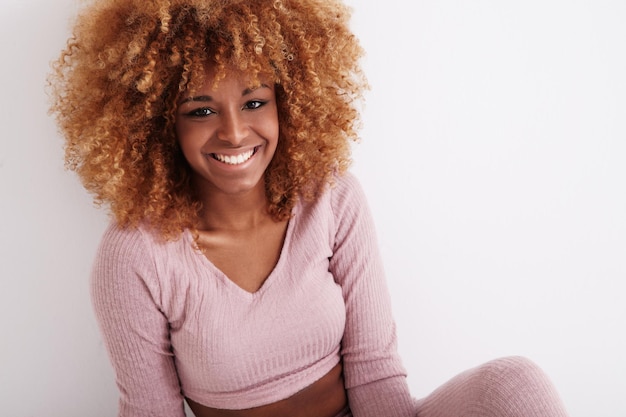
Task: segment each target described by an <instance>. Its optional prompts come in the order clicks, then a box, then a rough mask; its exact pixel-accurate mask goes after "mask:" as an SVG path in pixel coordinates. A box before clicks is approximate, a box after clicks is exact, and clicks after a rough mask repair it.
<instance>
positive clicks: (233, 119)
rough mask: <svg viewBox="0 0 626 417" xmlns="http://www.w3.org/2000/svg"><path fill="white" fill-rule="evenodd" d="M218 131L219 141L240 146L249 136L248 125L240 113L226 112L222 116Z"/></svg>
mask: <svg viewBox="0 0 626 417" xmlns="http://www.w3.org/2000/svg"><path fill="white" fill-rule="evenodd" d="M221 116H222V117H221V123H220V126H219V129H218V130H217V137H218V139H220V140H222V141H224V142H229V143H231V144H233V145H239V144H241V142H242V141H243V140H244V139H245V138H246V137H247V136H248V125H247V123H246V121H245V120H244V118H243V117H242V114H241V113H240V112H239V111H236V110H234V111H226V112H224V113H222V115H221Z"/></svg>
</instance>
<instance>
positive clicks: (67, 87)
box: [51, 0, 566, 417]
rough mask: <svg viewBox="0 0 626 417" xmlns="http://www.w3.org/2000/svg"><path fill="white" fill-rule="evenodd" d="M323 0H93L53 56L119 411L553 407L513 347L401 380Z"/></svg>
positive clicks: (506, 416) (350, 105)
mask: <svg viewBox="0 0 626 417" xmlns="http://www.w3.org/2000/svg"><path fill="white" fill-rule="evenodd" d="M348 19H349V10H348V9H347V8H346V7H345V6H344V5H343V4H341V3H340V2H335V1H329V0H274V1H267V0H251V1H242V0H225V1H224V0H220V1H217V0H216V1H214V2H212V1H207V0H155V1H152V2H147V3H146V2H145V1H143V0H141V1H139V0H104V1H98V2H96V3H94V4H93V5H91V6H88V7H87V8H86V9H85V10H84V11H83V13H82V14H81V15H80V17H79V18H78V21H77V24H76V27H75V33H74V36H73V38H72V39H71V40H70V41H69V43H68V46H67V49H66V50H65V51H64V52H63V53H62V56H61V58H60V59H59V61H58V63H57V65H56V68H55V73H54V74H53V75H52V77H51V82H52V83H53V85H54V86H55V88H56V103H55V105H54V106H53V112H55V114H56V116H57V119H58V122H59V125H60V126H61V129H62V131H63V133H64V134H65V136H66V140H67V147H66V150H67V153H66V161H67V163H68V164H69V166H70V167H71V168H73V169H75V170H76V171H77V173H78V174H79V176H80V177H81V179H82V180H83V183H84V185H85V187H86V188H87V189H88V190H90V191H91V192H93V193H94V194H95V196H96V199H97V200H98V201H100V202H103V203H108V204H109V205H110V207H111V211H112V215H113V216H112V217H113V218H112V221H111V224H110V226H109V228H108V229H107V231H106V232H105V234H104V236H103V238H102V243H101V245H100V249H99V250H98V253H97V256H96V259H95V263H94V267H93V275H92V296H93V304H94V308H95V312H96V316H97V318H98V320H99V323H100V326H101V330H102V335H103V337H104V340H105V344H106V346H107V349H108V351H109V354H110V358H111V361H112V364H113V367H114V368H115V371H116V375H117V384H118V386H119V388H120V406H119V409H120V411H119V414H120V416H163V417H166V416H167V417H174V416H175V417H180V416H183V415H184V407H183V404H184V402H185V401H186V402H187V404H189V406H190V407H191V409H192V410H193V413H194V414H195V415H196V416H198V417H224V416H239V417H257V416H273V417H305V416H311V415H314V416H318V417H340V416H341V417H349V416H354V417H380V416H386V417H393V416H398V417H408V416H416V415H419V416H426V417H429V416H431V417H436V416H449V415H477V416H478V415H479V416H495V415H498V416H500V417H549V416H555V417H563V416H565V415H566V413H565V411H564V409H563V406H562V404H561V403H560V400H559V398H558V395H557V394H556V392H555V390H554V388H553V387H552V385H551V383H550V381H549V380H548V379H547V377H546V376H545V375H544V374H543V373H542V371H541V370H540V369H538V368H537V367H536V366H535V365H534V364H533V363H532V362H530V361H528V360H526V359H523V358H506V359H501V360H496V361H493V362H490V363H488V364H486V365H483V366H481V367H479V368H476V369H473V370H470V371H467V372H465V373H463V374H461V375H459V376H458V377H457V378H455V379H453V380H451V381H450V382H449V383H447V384H446V385H444V386H443V387H441V388H440V389H439V390H437V391H436V392H435V393H433V395H431V396H429V397H427V398H425V399H423V400H420V401H414V399H413V398H412V397H411V395H410V393H409V390H408V387H407V383H406V371H405V369H404V367H403V365H402V361H401V359H400V357H399V355H398V352H397V340H396V333H395V324H394V320H393V317H392V313H391V311H392V310H391V305H390V298H389V294H388V291H387V287H386V282H385V276H384V271H383V266H382V262H381V259H380V255H379V251H378V247H377V242H376V236H375V234H374V232H373V229H374V228H373V224H372V219H371V215H370V213H369V210H368V207H367V202H366V198H365V196H364V193H363V191H362V190H361V188H360V185H359V183H358V181H357V180H356V178H355V177H354V176H352V175H351V174H349V173H347V172H346V169H347V166H348V163H349V150H350V141H351V140H353V139H355V138H356V127H357V125H358V120H359V119H358V118H359V114H358V112H357V105H358V104H359V99H360V98H361V95H362V92H363V90H364V89H365V88H366V87H367V84H366V82H365V79H364V76H363V75H362V72H361V69H360V67H359V58H360V57H361V55H362V51H361V48H360V47H359V44H358V42H357V40H356V38H355V37H354V35H353V34H352V33H351V32H350V30H349V24H348V23H349V20H348Z"/></svg>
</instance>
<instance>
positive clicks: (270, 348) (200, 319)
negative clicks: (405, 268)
mask: <svg viewBox="0 0 626 417" xmlns="http://www.w3.org/2000/svg"><path fill="white" fill-rule="evenodd" d="M293 214H294V216H293V218H292V219H291V220H290V222H289V225H288V229H287V236H286V239H285V243H284V247H283V250H282V253H281V256H280V259H279V261H278V264H277V265H276V267H275V269H274V270H273V272H272V273H271V274H270V276H269V277H268V279H267V280H266V281H265V283H264V284H263V286H262V287H261V288H260V289H259V290H258V291H257V292H256V293H249V292H246V291H245V290H243V289H241V288H240V287H238V286H237V285H235V284H234V283H233V282H232V281H230V280H229V279H228V277H226V276H225V275H224V274H223V273H222V272H221V271H219V270H218V269H217V268H216V267H215V266H214V265H213V264H211V263H210V262H209V261H208V260H207V259H206V258H205V257H204V256H203V255H202V254H201V253H200V252H199V251H197V250H196V249H194V243H193V239H192V237H191V234H190V233H189V232H185V233H184V234H183V236H181V238H180V239H179V240H177V241H174V242H167V243H163V242H160V241H159V240H158V239H156V238H155V236H153V235H152V234H151V232H150V231H149V230H147V229H145V228H139V229H137V230H124V229H120V228H119V227H117V226H116V225H115V224H112V225H111V226H110V227H109V228H108V230H107V231H106V233H105V235H104V237H103V239H102V244H101V246H100V249H99V252H98V255H97V257H96V261H95V263H94V268H93V275H92V297H93V303H94V307H95V311H96V316H97V318H98V320H99V323H100V326H101V330H102V334H103V336H104V341H105V344H106V347H107V349H108V351H109V355H110V358H111V361H112V363H113V366H114V368H115V372H116V379H117V384H118V387H119V390H120V408H119V416H120V417H147V416H150V417H183V416H184V410H183V400H184V397H185V396H187V397H189V398H191V399H192V400H194V401H196V402H198V403H201V404H205V405H207V406H211V407H219V408H230V409H243V408H249V407H255V406H259V405H263V404H268V403H271V402H274V401H278V400H281V399H284V398H287V397H289V396H291V395H293V394H294V393H296V392H298V391H299V390H301V389H303V388H305V387H306V386H308V385H310V384H311V383H313V382H314V381H316V380H317V379H319V378H320V377H321V376H323V375H324V374H325V373H326V372H328V371H329V370H330V369H331V368H332V367H333V366H334V365H335V364H336V363H337V362H338V361H339V360H342V361H343V367H344V378H345V385H346V388H347V393H348V400H349V404H350V407H349V409H346V410H343V411H342V412H341V413H340V414H339V415H338V416H337V417H413V416H417V417H565V416H567V413H566V411H565V408H564V407H563V404H562V402H561V400H560V398H559V396H558V394H557V392H556V390H555V389H554V387H553V386H552V384H551V382H550V381H549V380H548V378H547V377H546V375H545V374H544V373H543V372H542V371H541V369H539V368H538V367H537V366H536V365H535V364H534V363H532V362H530V361H528V360H526V359H524V358H518V357H512V358H504V359H499V360H496V361H492V362H489V363H487V364H485V365H482V366H480V367H477V368H474V369H471V370H469V371H466V372H464V373H462V374H460V375H459V376H457V377H455V378H453V379H452V380H451V381H450V382H448V383H446V384H444V385H443V386H442V387H440V388H438V389H437V390H435V391H434V392H433V393H432V394H431V395H429V396H428V397H426V398H424V399H422V400H419V401H417V402H415V401H414V400H413V399H412V398H411V396H410V395H409V390H408V388H407V384H406V378H405V372H404V369H403V367H402V365H401V362H400V358H399V357H398V355H397V352H396V335H395V327H394V322H393V319H392V317H391V306H390V299H389V295H388V292H387V288H386V285H385V279H384V274H383V268H382V265H381V261H380V256H379V254H378V249H377V245H376V237H375V235H374V232H373V230H374V229H373V225H372V221H371V218H370V214H369V212H368V208H367V204H366V201H365V197H364V195H363V192H362V190H361V188H360V186H359V184H358V182H357V181H356V180H355V178H354V177H353V176H351V175H346V176H344V177H342V178H339V179H338V181H337V185H336V187H335V188H332V189H331V190H329V191H328V192H326V193H325V194H324V195H323V196H322V197H320V198H319V199H318V200H316V201H315V202H313V203H299V204H298V205H297V206H296V207H295V209H294V212H293ZM276 417H290V416H276Z"/></svg>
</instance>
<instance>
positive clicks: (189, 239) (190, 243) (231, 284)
mask: <svg viewBox="0 0 626 417" xmlns="http://www.w3.org/2000/svg"><path fill="white" fill-rule="evenodd" d="M297 205H298V203H296V206H297ZM297 211H298V210H297V209H296V207H294V208H293V210H292V213H291V218H290V219H289V220H288V222H287V230H286V232H285V239H284V240H283V243H282V247H281V248H280V255H279V257H278V261H277V262H276V265H274V268H272V270H271V272H270V273H269V275H268V276H267V278H265V280H264V281H263V283H262V284H261V286H260V287H259V289H257V290H256V291H254V292H251V291H248V290H246V289H244V288H242V287H240V286H239V285H238V284H236V283H235V281H233V280H232V279H230V278H229V277H228V275H226V273H224V272H223V271H222V270H221V269H220V268H218V267H217V266H215V264H214V263H213V262H211V260H210V259H209V258H207V257H206V255H205V254H204V253H202V251H201V250H200V249H199V248H198V245H197V244H196V242H195V239H194V238H193V235H192V233H191V231H190V230H189V229H186V230H185V239H186V245H187V247H189V248H191V250H192V251H194V252H195V255H196V256H198V257H200V258H201V259H200V262H202V263H203V264H204V265H205V266H206V267H207V268H208V269H209V270H210V271H211V272H213V274H214V275H215V276H216V277H217V278H218V279H219V280H220V282H222V283H223V284H224V285H225V286H226V287H227V288H229V289H230V291H231V292H234V293H237V294H240V295H242V296H243V297H245V298H249V299H254V298H257V297H260V296H261V295H263V293H265V292H266V291H267V289H268V288H269V287H270V286H271V285H272V283H273V282H274V281H275V279H276V275H278V274H279V273H280V270H281V269H282V266H283V264H284V263H285V262H286V261H285V258H286V257H287V253H286V252H287V250H288V248H289V246H290V243H291V236H292V234H293V229H294V228H295V226H294V224H295V219H296V217H297Z"/></svg>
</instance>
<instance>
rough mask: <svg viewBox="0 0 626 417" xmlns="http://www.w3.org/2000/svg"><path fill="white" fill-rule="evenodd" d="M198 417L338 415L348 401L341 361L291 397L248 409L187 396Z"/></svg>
mask: <svg viewBox="0 0 626 417" xmlns="http://www.w3.org/2000/svg"><path fill="white" fill-rule="evenodd" d="M187 403H188V404H189V407H190V408H191V410H192V411H193V413H194V415H195V416H196V417H313V416H315V417H334V416H336V415H337V414H339V413H340V412H341V410H343V409H344V408H345V407H346V406H347V404H348V399H347V397H346V390H345V388H344V384H343V375H342V369H341V362H340V363H338V364H337V365H336V366H335V367H334V368H333V369H331V370H330V372H328V373H327V374H326V375H324V376H323V377H322V378H321V379H319V380H317V381H315V382H314V383H313V384H311V385H309V386H308V387H306V388H305V389H303V390H302V391H300V392H297V393H296V394H294V395H292V396H291V397H289V398H285V399H284V400H281V401H277V402H275V403H271V404H267V405H263V406H260V407H255V408H247V409H244V410H223V409H218V408H211V407H206V406H204V405H202V404H198V403H196V402H194V401H191V400H190V399H188V398H187Z"/></svg>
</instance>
